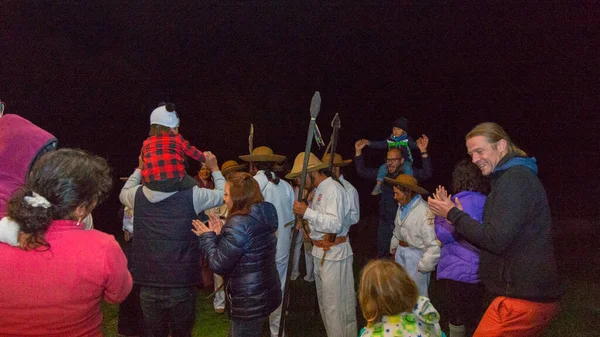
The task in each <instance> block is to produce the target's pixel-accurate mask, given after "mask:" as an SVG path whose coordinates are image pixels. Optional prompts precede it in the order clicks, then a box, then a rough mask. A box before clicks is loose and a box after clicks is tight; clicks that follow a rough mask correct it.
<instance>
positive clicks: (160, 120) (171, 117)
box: [150, 105, 179, 128]
mask: <svg viewBox="0 0 600 337" xmlns="http://www.w3.org/2000/svg"><path fill="white" fill-rule="evenodd" d="M152 124H158V125H162V126H166V127H169V128H176V127H178V126H179V117H177V113H176V112H175V110H173V111H168V110H167V106H166V105H163V106H159V107H158V108H156V109H154V111H152V114H151V115H150V125H152Z"/></svg>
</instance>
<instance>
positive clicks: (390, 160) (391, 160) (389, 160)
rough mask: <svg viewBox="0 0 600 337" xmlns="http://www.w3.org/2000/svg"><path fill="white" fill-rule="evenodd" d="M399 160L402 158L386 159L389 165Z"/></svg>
mask: <svg viewBox="0 0 600 337" xmlns="http://www.w3.org/2000/svg"><path fill="white" fill-rule="evenodd" d="M397 160H400V158H385V161H386V162H388V163H389V162H393V161H397Z"/></svg>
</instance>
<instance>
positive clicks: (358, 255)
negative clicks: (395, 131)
mask: <svg viewBox="0 0 600 337" xmlns="http://www.w3.org/2000/svg"><path fill="white" fill-rule="evenodd" d="M375 221H376V217H375V216H371V217H366V218H365V219H363V220H362V221H361V223H359V225H357V227H356V228H353V231H352V233H351V237H352V246H353V249H354V251H355V258H354V271H355V274H356V275H357V276H356V277H355V281H356V282H358V274H359V272H360V269H361V268H362V266H363V265H364V264H365V263H366V262H367V261H368V257H369V256H373V255H374V248H375V247H373V244H367V243H369V242H371V243H374V242H375V236H374V233H373V232H374V228H376V227H375V226H376V225H374V223H375ZM594 229H595V228H594V223H593V221H592V220H581V219H568V220H558V219H557V220H555V248H556V256H557V260H558V264H559V269H560V271H561V277H562V279H563V282H564V286H565V295H564V297H563V300H562V302H561V311H560V313H559V315H558V317H557V318H556V320H555V321H554V322H553V323H552V324H551V325H550V327H549V328H548V330H547V331H546V333H545V334H544V337H559V336H561V337H563V336H578V337H592V336H600V330H599V329H598V328H597V324H598V322H599V321H600V283H599V282H596V278H597V277H598V275H600V254H599V253H600V251H599V250H600V248H598V247H597V246H596V242H599V240H598V239H599V237H598V236H599V234H598V233H597V232H596V233H595V232H594ZM301 260H302V259H301ZM301 270H303V268H302V266H301ZM291 291H292V300H291V307H290V315H289V316H288V317H289V325H288V327H289V333H288V336H290V337H303V336H325V330H324V328H323V324H322V322H321V318H320V316H319V314H318V310H315V308H316V305H317V304H316V297H315V289H314V283H308V282H305V281H304V280H303V279H302V277H299V278H298V279H297V280H296V281H294V282H292V289H291ZM208 294H209V292H208V291H205V290H200V292H199V295H198V302H197V314H196V325H195V327H194V332H193V336H196V337H221V336H223V337H224V336H227V327H228V320H227V317H226V316H225V315H223V314H217V313H215V312H214V310H213V308H212V300H209V299H206V296H207V295H208ZM430 296H431V299H432V302H433V304H434V306H436V308H438V310H439V311H440V314H441V316H442V328H444V330H446V326H447V324H446V321H445V320H444V311H445V307H444V304H443V301H441V300H440V298H442V297H443V290H442V288H441V287H440V283H439V282H436V281H435V280H433V279H432V284H431V291H430ZM359 310H360V309H358V308H357V319H358V325H359V329H360V328H361V327H362V326H364V320H363V319H362V316H361V315H360V311H359ZM103 311H104V333H105V336H109V337H112V336H118V335H117V332H116V330H117V315H118V306H115V305H104V306H103ZM446 332H447V331H446ZM263 335H264V336H269V333H268V329H267V327H266V326H265V329H264V333H263Z"/></svg>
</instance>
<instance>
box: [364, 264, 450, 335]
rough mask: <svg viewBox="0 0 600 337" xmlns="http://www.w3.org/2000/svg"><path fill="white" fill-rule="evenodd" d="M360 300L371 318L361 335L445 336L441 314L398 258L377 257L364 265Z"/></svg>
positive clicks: (368, 318) (366, 315)
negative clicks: (422, 293) (441, 326)
mask: <svg viewBox="0 0 600 337" xmlns="http://www.w3.org/2000/svg"><path fill="white" fill-rule="evenodd" d="M358 300H359V302H360V306H361V309H362V313H363V316H364V317H365V319H366V320H367V326H366V327H364V328H363V329H362V330H361V332H360V334H359V336H360V337H367V336H373V337H400V336H401V337H417V336H422V337H433V336H438V337H439V336H444V335H443V333H442V329H441V328H440V324H439V320H440V314H439V313H438V312H437V310H435V308H434V307H433V305H432V304H431V303H430V302H429V299H428V298H427V297H423V296H419V291H418V290H417V285H416V284H415V282H414V281H413V280H412V279H411V278H410V276H409V275H408V273H407V272H406V271H405V270H404V268H402V266H400V265H399V264H397V263H396V262H394V261H391V260H385V259H382V260H373V261H371V262H369V263H367V265H366V266H365V267H364V269H363V271H362V275H361V279H360V286H359V291H358Z"/></svg>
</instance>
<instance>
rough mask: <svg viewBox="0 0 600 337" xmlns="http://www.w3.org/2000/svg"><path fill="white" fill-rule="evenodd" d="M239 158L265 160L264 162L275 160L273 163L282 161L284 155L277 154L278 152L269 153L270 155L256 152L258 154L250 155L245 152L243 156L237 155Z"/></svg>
mask: <svg viewBox="0 0 600 337" xmlns="http://www.w3.org/2000/svg"><path fill="white" fill-rule="evenodd" d="M239 158H240V159H241V160H243V161H266V162H275V163H281V162H282V161H284V160H285V158H286V157H285V156H282V155H279V154H270V155H263V154H258V155H252V154H247V155H244V156H239Z"/></svg>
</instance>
